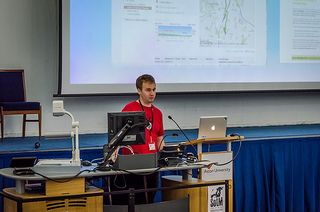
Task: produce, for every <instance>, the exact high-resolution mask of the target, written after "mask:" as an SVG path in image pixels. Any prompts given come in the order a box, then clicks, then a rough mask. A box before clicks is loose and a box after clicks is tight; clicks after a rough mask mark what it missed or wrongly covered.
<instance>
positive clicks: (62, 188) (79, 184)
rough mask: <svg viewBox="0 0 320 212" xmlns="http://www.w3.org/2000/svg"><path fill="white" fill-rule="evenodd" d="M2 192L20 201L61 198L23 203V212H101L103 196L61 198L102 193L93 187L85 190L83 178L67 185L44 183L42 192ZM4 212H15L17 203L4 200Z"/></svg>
mask: <svg viewBox="0 0 320 212" xmlns="http://www.w3.org/2000/svg"><path fill="white" fill-rule="evenodd" d="M3 192H4V193H6V194H9V195H11V196H14V197H18V198H22V199H35V198H43V197H61V199H59V200H46V201H37V202H25V203H23V204H22V211H23V212H38V211H39V212H43V211H50V212H66V211H68V212H92V211H95V212H102V211H103V196H92V197H77V198H63V196H64V195H73V194H91V193H102V192H103V190H102V189H98V188H95V187H88V188H85V182H84V178H76V179H74V180H72V181H70V182H68V183H57V182H53V181H46V186H45V190H44V191H28V192H25V193H17V192H16V189H15V188H6V189H3ZM4 211H6V212H16V211H17V203H16V202H15V201H13V200H10V199H8V198H4Z"/></svg>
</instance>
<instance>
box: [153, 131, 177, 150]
mask: <svg viewBox="0 0 320 212" xmlns="http://www.w3.org/2000/svg"><path fill="white" fill-rule="evenodd" d="M167 136H174V137H177V136H178V134H176V133H173V134H167V135H165V136H163V138H162V139H161V142H160V144H159V146H158V150H157V151H159V148H160V147H161V144H162V142H163V141H164V139H165V138H166V137H167Z"/></svg>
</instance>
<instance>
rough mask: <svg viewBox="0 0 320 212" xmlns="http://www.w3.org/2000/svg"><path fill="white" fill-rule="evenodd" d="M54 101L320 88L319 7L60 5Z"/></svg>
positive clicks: (133, 0)
mask: <svg viewBox="0 0 320 212" xmlns="http://www.w3.org/2000/svg"><path fill="white" fill-rule="evenodd" d="M60 20H61V21H60V23H61V24H60V47H61V51H60V70H59V73H60V81H59V89H58V92H57V94H56V95H57V96H59V95H60V96H61V95H62V96H63V95H78V94H80V95H81V94H84V95H96V94H107V95H108V94H111V95H112V94H113V95H114V94H115V95H117V94H130V93H136V89H135V80H136V78H137V76H139V75H141V74H144V73H148V74H151V75H153V76H154V77H155V79H156V82H157V92H159V93H168V94H170V93H186V92H187V93H189V92H191V93H192V92H196V93H207V92H230V91H235V92H237V91H239V92H241V91H273V90H318V89H320V83H319V82H320V74H319V72H320V64H319V63H320V24H319V23H320V1H308V0H299V1H298V0H293V1H292V0H290V1H289V0H281V1H255V0H227V1H225V0H94V1H92V0H62V1H60Z"/></svg>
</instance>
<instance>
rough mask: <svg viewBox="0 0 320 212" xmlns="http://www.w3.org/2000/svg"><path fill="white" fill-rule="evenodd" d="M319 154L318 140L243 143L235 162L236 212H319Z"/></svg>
mask: <svg viewBox="0 0 320 212" xmlns="http://www.w3.org/2000/svg"><path fill="white" fill-rule="evenodd" d="M238 147H239V143H237V144H233V146H232V150H233V151H234V152H235V151H236V149H237V148H238ZM319 153H320V139H319V138H295V139H270V140H260V141H250V142H249V141H247V142H243V143H242V148H241V152H240V154H239V156H238V157H237V159H236V160H235V161H234V211H261V212H262V211H271V212H273V211H280V212H281V211H297V212H301V211H319V210H320V188H319V179H320V178H319V177H320V164H319V159H320V156H319Z"/></svg>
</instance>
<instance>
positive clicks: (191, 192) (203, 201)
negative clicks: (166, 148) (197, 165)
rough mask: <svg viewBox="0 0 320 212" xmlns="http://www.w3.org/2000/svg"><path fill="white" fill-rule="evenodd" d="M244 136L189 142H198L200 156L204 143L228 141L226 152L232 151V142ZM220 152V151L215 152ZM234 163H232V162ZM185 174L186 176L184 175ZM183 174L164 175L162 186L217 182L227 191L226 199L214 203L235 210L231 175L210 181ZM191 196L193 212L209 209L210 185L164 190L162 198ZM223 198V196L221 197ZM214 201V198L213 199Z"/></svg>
mask: <svg viewBox="0 0 320 212" xmlns="http://www.w3.org/2000/svg"><path fill="white" fill-rule="evenodd" d="M243 138H244V137H243V136H233V137H224V138H214V139H210V138H204V139H196V140H191V141H190V142H187V144H188V145H194V144H197V148H198V150H197V151H198V155H199V156H200V158H202V157H203V154H202V145H203V144H221V143H227V151H226V153H232V151H231V143H232V141H236V140H240V139H243ZM215 154H219V153H215ZM231 165H232V163H231ZM183 176H185V177H183ZM183 176H182V177H181V176H175V175H170V176H163V177H162V179H161V180H162V186H163V187H167V186H183V185H193V184H205V183H217V185H219V187H220V188H225V189H224V191H225V192H226V193H225V195H224V196H223V197H224V198H225V199H223V200H221V201H225V200H226V201H225V202H221V201H220V200H216V199H215V200H213V204H216V203H219V204H221V203H224V210H221V211H233V179H232V175H231V179H229V180H219V181H209V180H203V179H202V177H203V176H201V175H200V179H196V178H192V177H191V173H189V174H185V175H183ZM188 196H189V198H190V203H189V208H190V211H192V212H198V211H199V212H206V211H209V210H208V208H209V205H210V203H209V202H208V201H209V199H210V197H211V198H212V196H214V195H212V194H210V193H209V191H208V187H196V188H188V189H178V190H170V191H163V192H162V200H163V201H166V200H175V199H180V198H184V197H188ZM221 199H222V198H221ZM211 201H212V199H211ZM215 201H216V202H215Z"/></svg>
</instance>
